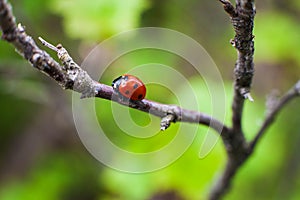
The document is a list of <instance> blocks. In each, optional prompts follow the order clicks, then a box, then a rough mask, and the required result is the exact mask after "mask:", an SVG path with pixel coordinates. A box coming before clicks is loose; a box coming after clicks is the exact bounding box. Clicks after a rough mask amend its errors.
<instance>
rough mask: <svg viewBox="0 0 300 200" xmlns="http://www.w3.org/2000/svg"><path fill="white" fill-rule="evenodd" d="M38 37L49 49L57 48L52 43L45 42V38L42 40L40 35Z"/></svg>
mask: <svg viewBox="0 0 300 200" xmlns="http://www.w3.org/2000/svg"><path fill="white" fill-rule="evenodd" d="M38 39H39V40H40V41H41V43H42V44H43V45H44V46H46V47H48V48H49V49H52V50H53V51H56V52H57V51H58V48H57V47H56V46H54V45H53V44H51V43H49V42H47V41H46V40H44V39H43V38H42V37H38Z"/></svg>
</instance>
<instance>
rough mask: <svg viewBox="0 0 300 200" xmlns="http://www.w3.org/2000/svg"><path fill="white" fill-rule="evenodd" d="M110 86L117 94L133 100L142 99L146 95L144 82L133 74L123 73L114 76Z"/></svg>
mask: <svg viewBox="0 0 300 200" xmlns="http://www.w3.org/2000/svg"><path fill="white" fill-rule="evenodd" d="M112 86H113V89H114V90H115V91H116V92H117V93H118V94H120V95H121V96H123V97H125V98H127V99H130V100H133V101H139V100H142V99H144V98H145V95H146V87H145V85H144V83H143V82H142V81H141V80H140V79H138V78H137V77H135V76H133V75H129V74H124V75H123V76H120V77H118V78H116V79H115V80H114V81H113V83H112Z"/></svg>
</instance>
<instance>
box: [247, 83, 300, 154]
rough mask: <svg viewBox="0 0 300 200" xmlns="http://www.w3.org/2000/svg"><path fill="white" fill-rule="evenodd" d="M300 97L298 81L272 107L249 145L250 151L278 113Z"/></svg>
mask: <svg viewBox="0 0 300 200" xmlns="http://www.w3.org/2000/svg"><path fill="white" fill-rule="evenodd" d="M299 96H300V81H298V82H297V83H296V84H295V85H294V87H293V88H292V89H290V90H289V91H288V92H287V93H286V94H285V95H284V96H283V97H282V98H281V99H280V100H278V102H277V103H276V104H275V105H274V106H273V107H272V110H270V111H269V112H268V115H267V116H266V118H265V120H264V122H263V124H262V126H261V128H260V129H259V131H258V133H257V134H256V136H255V138H254V139H253V140H252V141H251V142H250V144H249V150H250V151H253V150H254V148H255V146H256V145H257V143H258V141H259V140H260V139H261V137H262V136H263V135H264V134H265V133H266V130H267V129H268V128H269V127H270V125H271V124H272V123H273V122H274V120H275V118H276V116H277V115H278V113H279V112H280V111H281V110H282V108H283V107H284V106H285V105H286V104H287V103H288V102H290V101H291V100H292V99H294V98H295V97H299Z"/></svg>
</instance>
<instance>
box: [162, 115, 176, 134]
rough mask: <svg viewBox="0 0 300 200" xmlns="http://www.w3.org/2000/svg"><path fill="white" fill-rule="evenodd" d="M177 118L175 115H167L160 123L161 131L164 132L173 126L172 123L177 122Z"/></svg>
mask: <svg viewBox="0 0 300 200" xmlns="http://www.w3.org/2000/svg"><path fill="white" fill-rule="evenodd" d="M175 120H176V117H175V115H174V114H167V115H166V116H165V117H163V118H162V119H161V122H160V130H162V131H164V130H166V129H167V128H169V126H170V125H171V122H175Z"/></svg>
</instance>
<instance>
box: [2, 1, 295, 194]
mask: <svg viewBox="0 0 300 200" xmlns="http://www.w3.org/2000/svg"><path fill="white" fill-rule="evenodd" d="M10 2H11V3H12V6H13V11H14V13H15V16H16V18H17V21H18V22H22V24H23V25H25V27H26V31H27V33H28V34H30V35H32V36H33V37H34V38H35V39H36V38H37V37H38V36H42V37H44V38H45V39H47V40H48V41H53V43H62V44H63V45H64V46H65V47H66V48H67V49H68V50H69V53H70V54H71V55H72V56H73V58H74V59H75V60H76V61H77V62H78V63H81V62H82V61H83V59H84V58H85V56H87V54H88V53H89V51H90V50H91V49H92V48H93V47H94V46H95V45H97V43H99V42H101V41H103V40H105V39H107V38H109V37H110V36H112V35H114V34H117V33H119V32H121V31H124V30H130V29H132V28H137V27H145V26H158V27H165V28H170V29H174V30H177V31H180V32H182V33H184V34H187V35H188V36H190V37H192V38H194V39H195V40H197V41H198V42H199V43H200V44H201V45H203V47H204V48H205V49H206V50H207V51H208V53H209V54H210V55H211V56H212V58H213V60H214V61H215V62H216V64H217V66H218V67H219V70H220V72H221V73H222V76H223V79H224V81H225V88H226V93H227V107H228V112H227V114H226V120H227V123H228V124H230V122H229V120H228V119H230V116H231V112H230V104H231V100H232V98H231V97H232V76H233V72H232V71H233V67H234V63H235V59H236V52H235V50H234V48H233V47H231V46H230V43H229V40H230V39H231V38H232V37H233V36H234V33H233V30H232V27H231V24H230V20H229V17H228V16H227V15H226V14H225V12H224V11H223V8H222V6H221V4H220V3H219V2H218V1H205V0H189V1H182V0H128V1H123V0H97V1H82V0H73V1H71V0H66V1H59V0H49V1H43V0H23V1H16V0H14V1H10ZM256 7H257V15H256V18H255V30H254V34H255V50H256V51H255V70H256V72H255V77H254V80H253V88H252V95H253V97H254V98H255V102H254V103H249V102H247V103H246V107H245V112H244V121H243V123H244V127H245V132H246V134H247V138H248V139H251V138H252V137H253V136H254V134H255V131H256V130H257V129H258V128H259V125H260V124H261V122H262V120H263V118H264V112H265V100H266V96H267V95H268V94H270V93H273V94H274V93H275V94H277V95H281V94H283V93H284V91H286V90H288V89H289V88H290V87H291V86H292V85H293V84H294V83H295V82H296V81H297V80H298V79H299V74H300V24H299V21H300V2H299V1H298V0H285V1H284V0H273V1H269V0H262V1H257V5H256ZM47 51H48V50H47ZM48 52H49V51H48ZM49 53H51V55H54V56H55V54H53V53H52V52H49ZM154 58H155V59H154ZM152 59H154V61H155V62H162V63H164V64H167V65H169V66H172V67H174V68H175V69H176V70H178V71H180V72H181V73H182V74H183V75H184V76H185V77H186V78H187V79H188V80H189V82H190V84H191V85H192V87H193V88H196V89H197V90H199V91H200V92H199V94H197V95H198V97H199V99H201V103H200V104H201V108H204V109H200V110H201V111H207V112H209V108H208V109H207V107H209V103H208V101H209V97H206V92H205V86H203V85H204V83H203V81H202V79H201V77H199V75H197V74H195V73H194V71H193V69H192V68H191V67H188V66H185V65H187V64H186V63H185V62H184V61H182V60H180V59H178V58H176V57H174V56H169V55H168V54H166V53H164V54H159V52H148V53H147V52H143V53H142V54H139V53H136V54H133V55H130V56H128V57H124V58H122V59H120V60H118V61H117V62H115V63H113V64H112V65H111V66H110V67H109V69H110V70H108V71H107V73H105V75H104V76H103V77H102V79H101V81H102V82H103V83H106V84H110V82H111V80H113V78H115V74H122V73H124V67H120V65H122V66H128V69H130V66H134V65H135V64H140V63H149V62H154V61H153V60H152ZM128 69H127V70H128ZM155 76H156V74H148V77H147V79H150V80H151V77H155ZM170 78H171V77H170ZM0 86H1V90H0V110H1V114H0V200H19V199H22V200H35V199H44V200H47V199H49V200H55V199H63V200H67V199H72V200H76V199H78V200H79V199H80V200H81V199H86V200H89V199H91V200H92V199H98V200H100V199H101V200H144V199H151V200H162V199H164V200H167V199H171V200H173V199H174V200H175V199H178V200H179V199H187V200H194V199H205V197H206V196H207V194H208V192H209V189H210V187H211V186H212V185H213V183H214V181H215V180H216V178H217V177H218V175H219V174H220V172H221V170H222V169H223V167H224V164H225V160H226V154H225V152H224V148H223V144H222V142H221V141H219V142H218V144H217V145H216V146H215V148H214V149H213V150H212V152H211V153H210V154H209V155H208V156H207V157H205V158H204V159H199V157H198V154H199V149H200V145H201V143H202V141H203V139H204V135H203V134H201V133H205V131H206V128H205V127H199V129H198V133H199V134H198V135H197V137H196V138H195V141H194V142H193V144H192V146H191V147H190V148H189V149H188V150H187V151H186V153H185V154H184V155H183V156H182V157H180V159H178V160H177V161H176V162H174V163H173V164H172V165H170V166H168V167H166V168H164V169H161V170H159V171H156V172H152V173H146V174H129V173H123V172H119V171H116V170H113V169H110V168H108V167H106V166H104V165H102V164H101V163H99V162H98V161H97V160H95V159H94V158H93V157H92V156H91V155H90V154H89V153H88V152H87V150H86V149H85V147H84V146H83V144H82V143H81V141H80V139H79V137H78V135H77V132H76V129H75V125H74V122H73V118H72V111H71V95H72V93H71V92H70V91H63V90H62V89H61V88H60V87H59V86H58V85H56V84H55V82H54V81H52V80H51V79H49V78H48V77H46V76H45V75H43V74H41V73H39V72H38V71H37V70H35V69H33V68H32V67H31V66H30V65H29V64H28V63H27V62H26V61H24V60H23V59H22V58H21V57H20V56H19V55H18V54H17V53H16V52H15V50H14V48H13V47H12V46H11V45H9V44H8V43H6V42H4V41H1V42H0ZM147 87H149V91H153V92H149V93H148V94H147V98H149V99H153V100H156V101H160V102H163V103H168V104H171V103H177V100H176V98H175V96H174V94H173V93H172V91H169V90H168V89H167V88H165V87H160V86H157V85H149V86H147ZM202 90H203V91H202ZM184 92H185V90H184V88H182V93H183V94H184ZM110 105H111V103H110V102H109V101H106V100H102V99H99V100H98V99H97V101H96V107H97V109H98V112H97V114H98V118H99V121H100V124H105V127H104V128H105V130H106V133H109V136H108V137H110V138H111V139H112V141H114V142H115V143H116V144H118V145H121V146H122V145H123V146H126V147H127V148H128V149H130V150H132V151H136V152H144V151H146V150H154V149H157V148H159V147H160V146H162V145H164V144H165V143H167V142H168V141H169V140H170V139H172V137H174V135H175V134H176V131H177V129H178V124H176V125H172V126H171V128H170V129H168V130H167V131H166V133H160V132H158V133H157V134H156V135H155V136H154V137H153V138H151V141H149V142H147V140H144V141H142V143H139V142H134V141H132V139H131V138H129V137H126V136H124V133H123V132H122V130H120V129H118V128H117V125H116V124H115V122H114V120H113V118H112V116H111V106H110ZM205 109H207V110H205ZM299 109H300V103H299V101H298V102H297V101H295V100H294V101H293V102H291V103H290V104H289V105H288V106H287V107H286V108H285V109H284V110H283V112H282V113H281V114H280V116H279V118H278V119H277V121H276V124H274V125H273V126H272V127H271V128H270V129H269V130H268V134H267V135H265V136H264V137H263V139H262V140H261V142H260V143H259V146H258V148H257V149H256V151H255V154H254V155H253V156H252V157H251V158H250V159H249V161H248V162H247V163H246V165H245V166H243V167H242V168H241V170H240V171H239V173H238V174H237V176H236V179H235V180H234V184H233V187H232V189H231V191H230V193H229V194H228V195H226V197H225V198H224V199H228V200H231V199H245V200H248V199H249V200H251V199H264V200H265V199H300V190H299V188H300V155H299V153H298V149H299V146H300V123H299V120H300V117H299ZM130 114H131V116H132V117H133V119H134V121H135V122H136V123H137V124H139V125H141V126H147V124H149V123H150V121H151V120H152V121H154V122H156V123H157V126H159V119H157V118H155V117H150V116H149V115H148V114H145V113H141V112H138V111H133V110H130ZM187 126H191V127H195V126H197V125H187ZM157 129H159V127H152V126H151V127H149V132H153V131H155V130H156V131H157ZM187 134H188V133H187ZM152 145H154V147H153V146H152ZM162 159H163V158H162Z"/></svg>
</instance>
